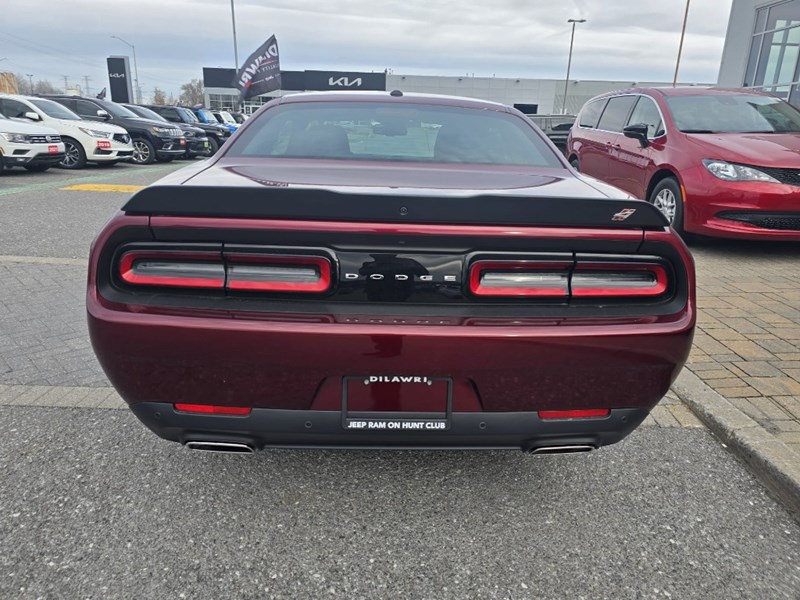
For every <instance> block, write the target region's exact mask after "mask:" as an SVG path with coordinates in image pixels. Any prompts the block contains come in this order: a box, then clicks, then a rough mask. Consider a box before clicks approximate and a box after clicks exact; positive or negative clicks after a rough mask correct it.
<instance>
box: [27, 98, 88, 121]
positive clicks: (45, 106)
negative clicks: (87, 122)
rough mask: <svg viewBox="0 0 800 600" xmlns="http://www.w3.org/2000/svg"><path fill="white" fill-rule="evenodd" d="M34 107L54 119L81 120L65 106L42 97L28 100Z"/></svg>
mask: <svg viewBox="0 0 800 600" xmlns="http://www.w3.org/2000/svg"><path fill="white" fill-rule="evenodd" d="M28 102H30V103H31V104H33V105H34V106H35V107H36V108H38V109H39V110H41V111H42V112H43V113H44V114H46V115H47V116H48V117H53V118H54V119H64V120H65V121H81V120H82V119H81V118H80V117H79V116H78V115H76V114H75V113H74V112H72V111H71V110H70V109H68V108H67V107H66V106H64V105H62V104H59V103H58V102H53V101H52V100H44V99H43V98H35V99H33V98H32V99H30V100H28Z"/></svg>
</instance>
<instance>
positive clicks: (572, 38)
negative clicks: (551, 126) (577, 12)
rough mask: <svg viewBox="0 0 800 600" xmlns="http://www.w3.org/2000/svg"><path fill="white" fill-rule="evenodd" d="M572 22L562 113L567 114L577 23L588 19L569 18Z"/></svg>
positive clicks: (568, 21) (569, 21) (568, 20)
mask: <svg viewBox="0 0 800 600" xmlns="http://www.w3.org/2000/svg"><path fill="white" fill-rule="evenodd" d="M567 23H572V36H571V37H570V38H569V59H568V60H567V79H566V81H564V103H563V104H562V105H561V114H562V115H565V114H567V86H569V70H570V67H572V44H573V43H574V42H575V24H576V23H586V19H567Z"/></svg>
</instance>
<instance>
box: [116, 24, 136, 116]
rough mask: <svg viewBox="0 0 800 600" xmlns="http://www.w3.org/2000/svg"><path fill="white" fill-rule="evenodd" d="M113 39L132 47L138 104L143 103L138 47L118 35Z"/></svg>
mask: <svg viewBox="0 0 800 600" xmlns="http://www.w3.org/2000/svg"><path fill="white" fill-rule="evenodd" d="M111 37H112V38H114V39H115V40H119V41H120V42H122V43H123V44H125V45H126V46H130V47H131V51H133V82H134V83H135V84H136V104H141V103H142V89H141V88H140V87H139V66H138V65H137V64H136V46H134V45H133V44H131V43H130V42H126V41H125V40H123V39H122V38H121V37H119V36H117V35H112V36H111Z"/></svg>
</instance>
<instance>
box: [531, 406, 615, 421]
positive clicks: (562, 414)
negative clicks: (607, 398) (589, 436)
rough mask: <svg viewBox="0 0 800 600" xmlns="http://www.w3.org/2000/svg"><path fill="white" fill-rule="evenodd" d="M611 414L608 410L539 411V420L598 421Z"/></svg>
mask: <svg viewBox="0 0 800 600" xmlns="http://www.w3.org/2000/svg"><path fill="white" fill-rule="evenodd" d="M610 414H611V409H609V408H585V409H580V410H540V411H539V418H540V419H544V420H548V419H600V418H603V417H607V416H608V415H610Z"/></svg>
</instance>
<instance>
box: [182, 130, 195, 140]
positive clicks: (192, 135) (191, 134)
mask: <svg viewBox="0 0 800 600" xmlns="http://www.w3.org/2000/svg"><path fill="white" fill-rule="evenodd" d="M183 135H185V136H186V137H187V138H188V137H194V131H184V132H183Z"/></svg>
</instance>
